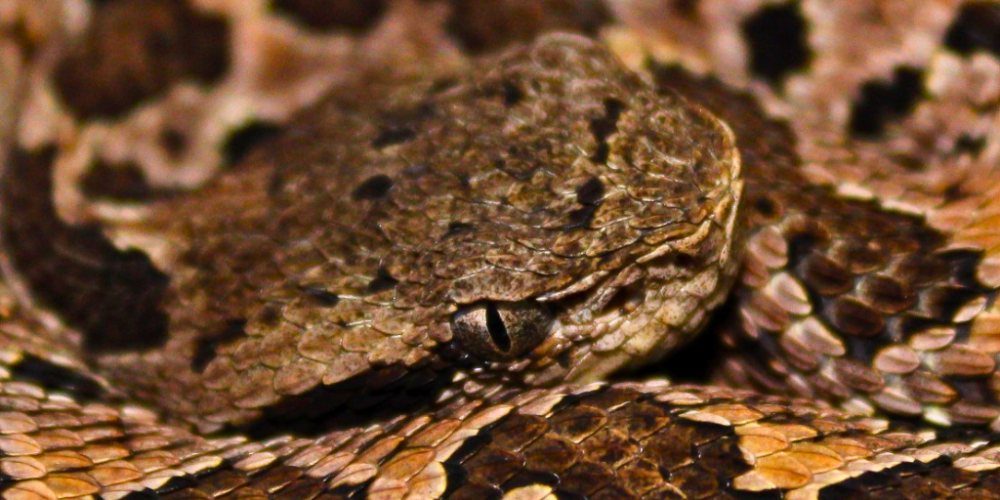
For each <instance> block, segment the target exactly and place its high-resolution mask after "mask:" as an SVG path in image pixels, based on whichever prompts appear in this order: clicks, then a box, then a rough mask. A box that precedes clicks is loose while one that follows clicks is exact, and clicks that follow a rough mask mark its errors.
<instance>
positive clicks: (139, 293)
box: [0, 148, 170, 353]
mask: <svg viewBox="0 0 1000 500" xmlns="http://www.w3.org/2000/svg"><path fill="white" fill-rule="evenodd" d="M54 159H55V150H54V149H52V148H47V149H45V150H43V151H40V152H38V153H29V152H27V151H23V150H20V149H15V150H14V151H12V152H11V156H10V159H9V160H10V165H9V166H8V169H7V171H6V172H5V173H6V176H5V178H4V179H3V187H2V194H3V197H4V200H5V206H4V210H3V215H2V220H0V224H2V231H3V233H4V236H5V239H6V243H7V250H8V252H9V254H10V258H11V261H12V263H13V264H14V266H15V267H16V268H17V269H18V271H19V272H20V273H21V275H22V276H23V278H24V279H25V281H26V283H27V284H28V285H29V286H30V287H31V290H32V292H33V294H34V295H35V297H36V298H37V299H39V301H40V302H42V303H43V304H44V305H46V306H48V307H52V308H53V309H55V310H56V311H58V312H60V313H61V316H62V318H63V319H64V320H65V321H66V322H67V323H69V324H70V325H72V326H74V327H76V328H78V329H79V330H80V331H81V332H83V334H84V347H85V348H86V350H87V351H88V352H91V353H94V352H115V351H136V350H144V349H148V348H153V347H159V346H162V345H163V343H164V342H165V341H166V338H167V326H168V318H167V315H166V314H165V313H164V312H163V311H162V310H160V303H161V301H162V299H163V295H164V293H165V291H166V289H167V286H168V285H169V281H170V280H169V278H168V277H167V276H166V275H165V274H163V273H161V272H160V271H159V270H158V269H156V267H155V266H154V265H153V263H152V262H151V261H150V260H149V258H148V257H147V256H146V255H145V254H144V253H142V252H140V251H138V250H133V249H130V250H119V249H118V248H116V247H115V246H114V245H112V244H111V242H109V241H108V240H107V239H106V238H105V237H104V234H103V233H102V232H101V230H100V229H99V228H98V227H96V226H70V225H68V224H66V223H64V222H63V221H62V220H61V219H60V218H59V216H58V215H57V214H56V211H55V207H54V206H53V203H52V179H51V175H52V172H51V169H52V164H53V161H54Z"/></svg>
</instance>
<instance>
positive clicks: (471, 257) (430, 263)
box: [5, 36, 740, 427]
mask: <svg viewBox="0 0 1000 500" xmlns="http://www.w3.org/2000/svg"><path fill="white" fill-rule="evenodd" d="M598 75H599V76H600V78H596V77H595V76H598ZM581 77H585V78H581ZM428 87H430V88H428ZM366 92H369V93H370V94H368V97H369V98H370V99H369V101H370V102H375V103H380V102H385V103H387V104H379V105H378V106H373V105H371V104H362V105H356V107H355V108H353V109H352V108H351V107H347V106H344V105H343V104H342V103H340V102H337V101H329V102H326V103H325V104H323V105H321V106H319V107H317V108H316V109H314V110H311V111H310V112H309V113H307V114H305V115H304V116H303V117H302V119H301V120H300V121H298V122H296V124H295V125H292V126H290V127H289V130H288V131H287V134H286V135H285V136H284V137H283V138H282V139H281V140H280V141H279V142H276V143H275V144H274V145H273V147H272V148H268V150H267V151H269V152H270V154H261V153H258V154H255V155H251V156H249V157H248V158H247V161H246V162H245V163H244V164H243V165H242V166H241V167H240V168H238V169H235V170H233V171H232V172H230V173H229V174H228V175H226V176H223V177H222V178H220V179H218V180H217V181H216V182H215V183H213V184H212V185H210V186H208V187H207V188H206V190H205V191H203V192H202V193H201V194H200V195H199V196H194V197H187V198H183V199H178V200H176V201H168V202H164V203H161V204H158V205H156V206H155V207H154V210H153V213H152V214H151V216H150V218H149V220H148V221H147V222H145V223H143V224H142V225H141V226H138V227H134V228H131V229H132V230H133V231H137V232H139V233H140V234H142V235H143V237H144V238H145V239H146V241H151V240H152V241H155V242H156V243H157V245H159V246H160V251H157V252H153V251H149V252H148V253H140V252H139V250H134V251H131V252H118V253H116V252H114V251H112V250H109V249H110V248H111V247H110V246H109V244H108V243H107V242H104V241H100V240H99V235H98V234H96V233H94V232H93V231H92V230H87V229H85V228H76V227H66V226H65V225H64V224H59V223H54V222H52V219H53V215H54V210H53V208H52V207H51V206H50V204H49V203H47V202H45V201H44V200H43V201H41V202H38V203H33V201H32V199H31V198H30V197H25V196H21V195H19V193H20V194H22V195H23V194H25V193H30V192H38V191H45V190H46V189H45V186H44V185H42V184H44V183H42V184H39V183H30V184H29V183H26V182H22V179H19V177H20V175H21V174H23V175H31V176H34V177H31V178H34V179H35V180H36V181H37V178H39V177H41V178H44V175H45V172H43V171H42V170H43V169H41V168H40V167H41V166H42V165H34V164H35V163H39V164H42V163H46V161H45V160H46V159H45V158H41V159H37V161H24V162H19V163H23V165H20V164H19V165H15V168H18V172H19V176H12V177H11V178H10V181H9V183H8V184H9V187H8V189H9V191H8V193H10V196H9V203H10V204H11V206H12V207H13V210H11V213H13V212H14V211H17V212H20V213H21V214H22V216H20V217H11V218H8V219H6V220H5V226H6V233H7V235H8V238H10V239H11V241H12V242H13V244H14V245H15V246H20V247H22V249H21V250H19V251H17V252H15V253H13V257H14V259H15V261H16V263H17V265H19V266H21V267H23V269H24V275H25V276H26V278H27V279H28V280H29V282H30V284H31V285H32V286H33V287H34V288H35V289H36V293H37V296H38V297H39V298H41V299H43V300H46V301H47V302H48V303H49V304H50V305H52V306H54V307H56V308H58V309H62V310H63V311H64V317H65V318H66V319H67V321H69V322H71V323H73V324H74V325H75V326H76V327H78V328H80V329H81V330H83V333H84V335H85V347H86V348H87V349H88V352H89V354H91V355H92V356H95V357H97V359H98V361H97V362H98V363H99V364H100V365H102V366H104V367H105V368H106V369H107V370H108V372H107V373H108V374H109V376H110V377H111V378H112V379H113V380H116V381H120V382H122V383H127V384H129V385H130V386H131V387H132V388H133V389H134V393H135V394H136V395H137V396H138V397H140V398H143V399H147V400H149V401H156V402H158V403H157V404H159V405H160V406H161V407H164V408H170V409H171V411H172V412H174V413H175V414H176V415H178V416H182V417H184V418H188V419H190V420H193V421H196V422H198V423H199V424H201V425H203V426H205V427H218V426H220V425H222V424H225V423H239V424H246V423H248V422H252V421H253V420H255V419H257V418H258V417H261V416H263V415H269V414H270V413H272V409H276V411H277V412H279V413H292V414H295V413H297V412H298V409H299V408H306V409H308V410H309V411H310V413H320V412H321V411H323V410H326V411H333V410H336V409H338V408H339V407H341V406H342V405H344V404H352V405H355V406H362V407H372V406H376V405H377V404H378V403H379V401H380V400H381V394H383V393H386V392H396V393H398V392H405V391H401V390H400V389H403V388H411V389H412V388H425V387H433V388H437V387H440V386H441V385H442V384H443V383H447V382H449V381H450V380H449V379H451V378H454V377H457V376H458V374H459V373H460V374H462V375H463V376H465V377H467V378H469V379H470V380H469V381H468V383H467V384H466V385H465V386H463V387H462V390H463V391H469V392H478V391H480V390H484V389H483V388H484V387H487V386H490V385H495V384H497V383H508V384H509V383H516V384H523V385H525V386H529V387H530V386H539V385H548V384H551V383H552V381H554V380H560V379H563V378H565V377H568V376H573V377H575V378H577V379H588V378H596V377H597V376H599V375H601V374H603V373H606V372H608V371H611V370H613V369H615V368H617V367H618V366H620V365H621V364H623V363H626V362H630V361H631V360H632V358H633V357H634V355H628V354H627V353H629V352H635V353H637V354H638V355H642V356H647V357H656V356H659V355H660V354H661V353H662V352H663V351H665V350H667V349H669V348H670V346H671V345H672V344H674V345H676V344H677V343H680V342H682V341H683V339H684V338H685V337H686V336H687V335H688V334H689V333H693V332H694V331H695V330H696V329H697V328H698V325H700V324H701V323H702V322H704V321H705V320H706V319H707V313H706V310H707V309H709V308H711V307H712V306H713V305H715V304H717V303H718V302H719V301H720V300H721V298H722V295H723V290H725V284H726V283H728V282H729V281H731V280H732V279H733V276H734V274H735V264H734V262H735V261H734V258H735V256H736V253H735V252H733V251H731V247H732V246H733V245H735V244H736V241H732V242H730V241H729V240H730V239H731V238H729V235H731V234H732V233H734V232H735V230H736V223H735V217H734V215H733V213H734V211H735V210H736V208H737V207H738V204H739V191H740V189H739V181H738V180H737V179H736V177H737V175H738V172H737V169H736V164H735V156H734V150H733V148H732V144H731V142H730V141H731V138H730V136H729V133H728V131H727V130H726V129H725V128H724V127H723V126H722V125H721V124H720V123H719V122H717V121H716V120H714V119H713V118H711V117H710V116H708V115H707V114H705V113H703V112H702V111H700V110H698V109H697V108H688V107H685V106H684V105H681V104H680V103H679V102H677V101H674V100H672V98H670V97H669V96H663V97H661V96H657V95H656V94H655V93H653V92H652V91H651V89H650V88H649V87H648V86H645V85H644V84H643V83H642V82H640V81H639V80H638V79H636V78H635V77H634V76H632V75H629V74H627V73H625V72H623V71H622V69H621V67H620V66H619V65H618V64H617V62H616V61H615V60H614V59H613V58H611V57H610V54H609V53H608V52H607V51H605V50H603V49H602V48H601V47H600V45H598V44H595V43H591V42H585V41H584V39H582V38H574V37H566V36H564V37H561V38H560V37H556V38H552V39H550V40H549V41H547V42H545V43H539V44H537V45H533V46H529V47H526V48H522V49H520V50H516V51H513V52H510V53H507V54H505V55H503V56H500V57H497V58H495V59H490V60H486V61H483V62H482V63H480V64H478V65H476V66H472V67H470V68H468V69H467V71H466V72H465V73H463V75H462V77H461V78H460V79H457V80H455V81H453V82H451V85H445V86H440V85H434V83H433V82H426V81H421V82H420V83H418V84H415V85H412V86H405V87H400V88H390V89H388V90H387V91H386V92H387V93H386V94H383V95H379V94H377V93H376V90H372V89H369V88H366ZM48 160H49V161H48V163H49V164H51V163H52V159H51V158H48ZM29 167H31V168H29ZM31 172H34V173H31ZM332 179H335V182H331V180H332ZM29 180H30V178H29ZM32 186H33V187H32ZM553 200H555V201H553ZM36 201H37V200H36ZM191 214H195V215H194V216H190V215H191ZM42 223H46V224H50V225H49V226H45V227H48V228H49V231H46V234H50V235H51V236H50V237H51V238H52V240H51V241H50V242H46V241H42V240H40V239H37V238H33V236H32V234H33V233H32V228H33V227H38V224H42ZM153 235H158V236H155V237H154V236H153ZM735 237H737V238H738V237H739V234H736V235H735ZM95 238H97V240H96V241H95ZM32 244H34V245H35V246H31V245H32ZM161 244H162V245H161ZM46 246H51V247H55V248H57V250H58V251H56V252H54V253H55V259H53V260H45V259H42V260H38V261H36V260H35V259H33V257H32V255H33V254H34V253H35V252H36V249H38V248H40V247H46ZM163 246H165V247H166V249H165V250H164V249H163V248H162V247H163ZM70 249H72V250H70ZM154 258H155V260H154ZM154 265H155V266H156V268H153V266H154ZM59 269H65V270H66V271H65V272H63V275H64V276H65V277H66V278H67V279H60V277H59V276H58V274H59V272H60V271H59ZM682 276H683V277H687V279H688V280H689V281H690V283H687V282H684V283H683V286H682V281H683V280H682V279H681V277H682ZM168 279H169V281H168ZM640 280H641V283H642V287H639V283H640ZM150 284H153V285H154V286H149V285H150ZM720 284H721V285H720ZM130 286H136V290H135V293H121V291H122V290H125V289H128V288H129V287H130ZM627 286H633V287H634V288H637V289H639V290H640V291H641V292H642V293H645V294H648V295H649V299H648V300H646V301H645V303H642V304H639V305H641V307H638V306H629V307H622V308H618V306H617V304H615V303H614V302H613V301H612V299H613V297H614V295H615V293H616V292H618V291H619V290H620V289H622V288H626V287H627ZM643 289H646V290H648V291H644V290H643ZM101 295H103V297H104V298H103V299H101V298H98V296H101ZM91 301H93V302H94V303H96V305H94V306H93V307H87V305H86V304H88V303H90V302H91ZM481 303H491V304H492V303H498V304H521V303H527V304H529V305H530V304H536V305H535V306H534V307H538V308H543V309H545V313H544V314H546V315H550V316H551V317H552V318H553V319H552V322H553V323H554V324H558V325H560V330H554V331H552V332H549V335H548V338H545V339H544V340H545V341H544V342H541V343H540V344H539V343H536V344H532V345H529V346H528V349H530V350H529V351H526V352H524V353H523V354H524V356H523V359H513V360H508V359H501V360H483V359H480V358H482V356H478V357H477V356H472V355H471V354H469V353H473V354H478V353H476V351H475V350H474V349H468V350H467V349H464V348H463V347H462V346H458V347H456V344H461V339H455V338H453V336H452V327H451V326H450V324H449V323H450V320H451V317H452V315H453V314H455V313H456V312H458V311H462V310H466V309H467V308H470V307H474V305H476V304H481ZM605 304H613V305H612V306H609V308H608V310H607V311H603V313H604V314H605V318H603V319H600V320H598V321H594V320H593V319H592V318H593V316H594V315H595V314H601V313H602V311H601V308H602V307H603V306H604V305H605ZM609 317H615V318H617V319H616V321H618V322H619V323H621V324H622V327H621V328H620V330H621V331H620V332H619V333H618V334H617V335H602V331H601V326H600V325H601V324H602V323H606V322H609V321H612V320H611V319H609ZM167 318H169V322H168V321H166V319H167ZM553 328H555V327H553ZM516 333H517V332H514V334H516ZM658 338H662V339H663V341H662V342H659V343H654V341H655V340H656V339H658ZM167 353H169V355H167ZM515 354H522V353H515ZM557 358H558V359H559V361H556V359H557ZM140 367H141V369H140ZM570 370H574V371H576V372H577V373H574V374H571V375H570V374H567V372H569V371H570ZM357 390H363V393H362V394H361V395H355V397H349V395H350V394H351V392H350V391H357ZM429 392H433V391H431V390H429ZM428 398H429V399H432V400H433V394H431V395H429V396H428V397H427V398H425V402H424V404H427V403H429V402H430V401H426V399H428ZM290 402H291V403H290ZM279 403H280V404H279ZM345 418H346V417H345Z"/></svg>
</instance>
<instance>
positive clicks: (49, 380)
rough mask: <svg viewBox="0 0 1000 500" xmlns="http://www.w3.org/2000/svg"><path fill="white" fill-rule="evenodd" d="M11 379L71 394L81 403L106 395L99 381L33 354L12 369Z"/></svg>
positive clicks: (26, 356)
mask: <svg viewBox="0 0 1000 500" xmlns="http://www.w3.org/2000/svg"><path fill="white" fill-rule="evenodd" d="M11 378H13V379H15V380H21V381H25V382H32V383H35V384H37V385H39V386H40V387H42V388H44V389H46V390H49V391H58V392H64V393H67V394H70V395H72V396H74V398H75V399H76V400H77V401H79V402H84V401H96V400H99V399H100V398H102V397H104V396H105V395H106V391H105V389H104V387H103V386H102V385H101V384H100V383H99V382H98V381H97V380H94V379H93V378H90V377H88V376H86V375H84V374H82V373H79V372H77V371H75V370H72V369H70V368H67V367H64V366H59V365H57V364H55V363H52V362H51V361H48V360H45V359H42V358H39V357H36V356H33V355H31V354H27V355H25V356H24V358H23V359H21V361H20V362H19V363H17V364H15V365H14V366H13V367H11Z"/></svg>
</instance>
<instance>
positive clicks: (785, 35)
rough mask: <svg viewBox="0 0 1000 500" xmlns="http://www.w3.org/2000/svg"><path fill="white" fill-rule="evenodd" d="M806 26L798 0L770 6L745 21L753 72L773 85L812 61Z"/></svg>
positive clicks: (744, 32)
mask: <svg viewBox="0 0 1000 500" xmlns="http://www.w3.org/2000/svg"><path fill="white" fill-rule="evenodd" d="M807 31H808V29H807V25H806V21H805V19H804V18H803V17H802V12H801V11H800V6H799V3H798V2H789V3H785V4H780V5H771V6H768V7H765V8H763V9H761V10H760V12H758V13H756V14H754V15H753V16H752V17H750V18H749V19H747V20H746V21H745V22H744V23H743V36H744V37H746V40H747V45H748V47H749V49H750V71H752V72H753V74H755V75H757V76H759V77H761V78H763V79H764V80H766V81H767V82H768V83H770V84H771V85H773V86H780V85H781V84H783V83H784V80H785V78H787V77H788V75H790V74H792V73H794V72H796V71H799V70H802V69H804V68H805V67H807V66H808V65H809V62H810V61H811V60H812V53H811V52H810V51H809V40H808V37H807Z"/></svg>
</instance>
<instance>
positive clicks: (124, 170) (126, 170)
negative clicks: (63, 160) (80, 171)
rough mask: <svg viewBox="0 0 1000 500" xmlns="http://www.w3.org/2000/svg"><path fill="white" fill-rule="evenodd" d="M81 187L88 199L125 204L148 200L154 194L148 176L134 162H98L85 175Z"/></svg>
mask: <svg viewBox="0 0 1000 500" xmlns="http://www.w3.org/2000/svg"><path fill="white" fill-rule="evenodd" d="M81 187H82V188H83V192H84V194H86V195H87V197H88V198H91V199H105V200H114V201H125V202H128V201H142V200H147V199H149V197H150V196H151V195H152V193H153V190H152V189H151V188H150V187H149V184H148V183H147V182H146V174H145V173H144V172H143V171H142V169H141V168H139V165H136V164H135V163H132V162H127V163H123V164H119V165H114V164H110V163H106V162H104V161H97V162H96V163H94V164H93V165H92V166H91V167H90V169H89V170H88V171H87V173H86V175H84V177H83V182H82V183H81Z"/></svg>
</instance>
